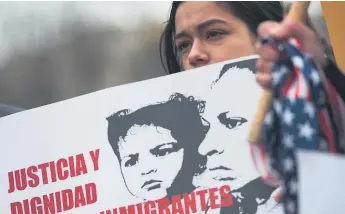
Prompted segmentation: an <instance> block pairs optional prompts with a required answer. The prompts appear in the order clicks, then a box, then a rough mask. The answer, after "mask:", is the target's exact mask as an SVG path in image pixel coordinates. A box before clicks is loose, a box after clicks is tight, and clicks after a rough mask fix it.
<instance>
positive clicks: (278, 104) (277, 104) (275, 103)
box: [273, 100, 282, 114]
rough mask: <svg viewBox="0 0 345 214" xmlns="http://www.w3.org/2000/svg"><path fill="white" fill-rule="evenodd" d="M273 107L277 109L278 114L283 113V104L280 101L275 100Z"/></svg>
mask: <svg viewBox="0 0 345 214" xmlns="http://www.w3.org/2000/svg"><path fill="white" fill-rule="evenodd" d="M273 107H274V110H276V112H277V114H281V112H282V105H281V104H280V102H279V101H278V100H274V101H273Z"/></svg>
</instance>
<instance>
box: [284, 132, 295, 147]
mask: <svg viewBox="0 0 345 214" xmlns="http://www.w3.org/2000/svg"><path fill="white" fill-rule="evenodd" d="M283 144H284V146H285V147H286V148H288V149H292V148H293V145H294V143H293V136H292V135H289V134H286V135H284V138H283Z"/></svg>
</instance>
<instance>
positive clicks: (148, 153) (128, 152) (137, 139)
mask: <svg viewBox="0 0 345 214" xmlns="http://www.w3.org/2000/svg"><path fill="white" fill-rule="evenodd" d="M119 152H120V165H121V171H122V176H123V178H124V181H125V183H126V186H127V188H128V190H129V192H131V193H132V194H133V195H135V196H137V197H139V198H141V199H146V200H156V199H160V198H163V197H165V196H167V189H168V188H169V187H170V186H171V185H172V183H173V182H174V180H175V178H176V177H177V175H178V173H179V171H180V170H181V168H182V162H183V155H184V149H183V148H182V147H181V145H180V143H179V142H177V140H176V139H174V138H173V137H172V136H171V132H170V130H167V129H165V128H161V127H156V126H152V125H151V126H146V125H145V126H134V127H132V128H131V129H130V130H129V131H128V134H127V136H126V137H125V138H124V139H123V140H121V141H120V144H119Z"/></svg>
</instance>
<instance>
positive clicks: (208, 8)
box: [175, 2, 255, 70]
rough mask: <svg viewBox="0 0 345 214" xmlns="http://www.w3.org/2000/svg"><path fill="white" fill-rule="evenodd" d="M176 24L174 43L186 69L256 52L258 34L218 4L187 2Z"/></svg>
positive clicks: (179, 8)
mask: <svg viewBox="0 0 345 214" xmlns="http://www.w3.org/2000/svg"><path fill="white" fill-rule="evenodd" d="M175 25H176V29H175V30H176V37H175V45H176V46H177V48H178V50H179V54H180V56H181V59H182V62H183V66H184V69H185V70H188V69H192V68H196V67H200V66H205V65H208V64H213V63H217V62H222V61H226V60H230V59H234V58H238V57H242V56H248V55H252V54H255V49H254V43H255V36H254V35H253V34H252V33H250V31H249V29H248V28H247V26H246V24H245V23H244V22H243V21H241V20H240V19H238V18H236V17H235V16H234V15H232V14H231V12H230V11H229V10H228V9H226V8H224V7H223V6H221V5H219V3H218V4H217V3H215V2H184V3H182V4H181V5H180V6H179V7H178V9H177V12H176V19H175Z"/></svg>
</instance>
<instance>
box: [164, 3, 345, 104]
mask: <svg viewBox="0 0 345 214" xmlns="http://www.w3.org/2000/svg"><path fill="white" fill-rule="evenodd" d="M262 36H273V37H274V38H277V39H288V38H291V37H295V38H296V39H298V40H300V41H301V44H302V46H304V51H305V52H307V53H309V54H310V55H311V56H312V57H313V59H314V61H316V62H318V63H320V64H321V66H322V67H323V68H324V69H325V70H326V72H325V73H326V75H327V78H328V79H329V80H330V81H331V82H332V84H333V85H334V87H335V88H336V89H337V91H338V93H339V94H340V95H341V96H342V98H343V99H345V84H344V82H345V76H344V75H343V74H342V73H341V71H339V69H338V68H337V66H336V65H335V64H334V63H333V62H332V61H331V60H329V59H328V57H325V47H324V46H323V45H322V43H321V40H320V39H319V37H318V36H317V34H316V33H315V32H314V31H313V30H312V29H311V28H310V27H308V26H305V25H303V24H294V23H292V22H291V21H290V20H288V19H284V20H283V8H282V4H281V3H280V2H275V1H270V2H261V1H255V2H254V1H253V2H250V1H248V2H240V1H236V2H235V1H233V2H173V3H172V6H171V11H170V16H169V19H168V21H167V24H166V26H165V29H164V32H163V34H162V36H161V41H160V50H161V51H160V55H161V61H162V64H163V66H164V68H165V69H166V70H167V71H168V72H169V73H170V74H173V73H177V72H181V71H184V70H189V69H193V68H197V67H200V66H204V65H209V64H213V63H217V62H222V61H225V60H230V59H234V58H238V57H243V56H248V55H252V54H259V56H260V59H259V60H258V62H257V69H256V78H257V82H258V83H259V84H260V86H262V87H270V85H271V81H272V76H271V68H272V65H273V63H275V62H277V60H278V59H279V55H278V52H277V51H275V50H274V49H272V48H271V47H267V46H261V45H260V44H259V43H258V42H257V39H258V37H262Z"/></svg>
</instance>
